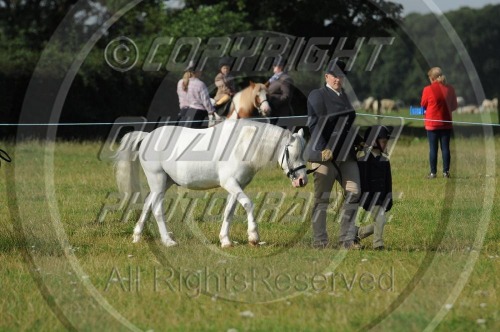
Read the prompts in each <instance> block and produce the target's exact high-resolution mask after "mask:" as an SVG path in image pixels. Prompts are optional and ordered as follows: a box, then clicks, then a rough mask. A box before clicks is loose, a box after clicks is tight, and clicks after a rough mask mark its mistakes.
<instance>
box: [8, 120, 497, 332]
mask: <svg viewBox="0 0 500 332" xmlns="http://www.w3.org/2000/svg"><path fill="white" fill-rule="evenodd" d="M457 132H460V128H457ZM101 145H102V144H100V143H96V142H79V143H78V142H59V143H56V144H48V143H44V142H38V141H35V142H24V143H20V144H18V145H15V146H14V145H13V144H12V143H8V142H4V143H2V144H1V145H0V147H2V148H3V149H4V150H6V151H8V152H9V153H10V154H11V156H12V157H13V159H14V162H13V163H11V164H5V163H2V167H1V169H0V173H1V174H2V177H1V181H0V202H2V204H1V205H0V209H1V211H0V212H1V215H2V217H1V219H0V229H1V230H2V232H1V233H0V263H1V266H2V268H1V270H0V271H1V272H0V289H1V291H2V297H1V299H0V330H2V331H18V330H33V331H61V330H66V329H76V330H81V331H98V330H99V331H105V330H110V331H114V330H146V331H147V330H150V331H152V330H154V331H331V330H336V331H352V330H367V329H373V330H379V331H421V330H433V329H436V330H438V331H451V330H453V331H472V330H489V331H498V330H499V329H500V323H499V321H500V320H499V306H498V303H499V296H500V295H499V294H498V291H497V286H498V284H499V281H500V278H499V275H500V269H499V266H500V223H499V219H500V217H499V216H500V208H499V204H498V195H499V193H500V190H499V189H498V186H497V177H498V174H497V165H499V161H500V150H499V149H498V148H496V151H495V147H498V146H500V138H487V139H485V138H483V137H476V138H467V139H465V138H462V137H460V136H459V135H457V137H456V138H455V139H454V140H453V141H452V163H453V164H452V170H451V173H452V176H453V177H452V178H451V179H443V178H441V177H439V178H437V179H435V180H431V181H430V180H427V179H425V176H426V174H427V172H428V166H427V153H428V152H427V142H426V140H425V139H423V138H418V137H402V138H401V139H400V140H399V141H398V142H397V145H396V147H395V149H394V151H393V154H392V158H391V163H392V167H393V182H394V188H393V190H394V193H395V197H396V199H395V203H394V207H393V209H392V211H391V213H390V221H389V223H388V224H387V226H386V232H385V242H386V246H387V247H388V250H386V251H383V252H378V251H373V250H372V249H371V243H370V241H369V240H368V239H366V240H364V242H363V244H365V245H366V247H367V248H366V249H365V250H362V251H350V252H345V251H339V250H338V249H336V248H335V247H334V246H332V247H331V248H327V249H325V250H315V249H312V248H311V246H310V243H311V233H310V208H311V194H312V190H313V186H312V183H311V184H310V185H308V186H307V187H306V188H303V189H300V190H296V189H293V188H292V187H291V185H290V183H289V180H287V179H286V178H285V177H284V176H283V174H282V173H281V171H279V170H278V168H277V167H275V166H273V167H271V168H270V169H268V170H265V171H262V172H261V173H259V174H257V176H256V178H255V179H254V181H253V182H252V183H251V184H250V186H249V187H248V188H247V190H246V191H247V192H248V193H249V194H250V196H251V197H253V198H254V199H255V202H256V213H255V214H256V216H258V222H259V227H260V235H261V241H263V242H265V243H263V244H262V245H261V246H260V247H258V248H254V247H249V246H248V245H247V240H246V223H245V218H244V215H243V213H242V211H241V209H238V211H237V214H238V217H237V218H236V220H235V222H234V224H233V226H232V229H231V230H232V232H231V235H232V240H233V241H236V242H237V244H236V245H235V246H234V247H233V248H230V249H225V250H221V249H219V247H218V233H219V229H220V217H219V215H220V212H221V209H222V205H223V202H224V199H225V194H223V193H222V191H220V190H213V191H209V192H189V191H182V190H180V189H173V190H172V192H171V193H169V194H168V197H167V206H168V211H169V212H170V211H173V212H172V213H171V214H170V215H169V216H170V219H169V227H170V230H171V231H172V232H173V236H174V238H175V239H176V240H177V241H178V242H179V244H180V245H179V246H178V247H175V248H165V247H163V246H162V245H161V244H160V242H159V235H158V231H157V227H156V223H155V222H149V223H148V224H147V226H146V228H145V230H144V236H143V239H142V240H141V242H140V243H137V244H132V243H131V234H132V229H133V225H134V222H135V221H136V220H137V216H138V212H137V210H138V207H137V206H134V205H129V204H123V206H120V200H119V199H118V198H117V196H116V193H115V192H116V189H115V183H114V177H113V167H112V165H111V163H110V162H107V161H102V160H100V159H99V157H98V156H99V155H100V149H101ZM337 206H338V203H337V202H332V204H331V209H330V216H329V220H330V222H329V226H328V227H329V235H330V237H331V239H332V240H334V239H335V238H336V235H337V231H338V224H337V223H336V222H335V221H334V220H335V214H336V208H337ZM99 220H100V222H99Z"/></svg>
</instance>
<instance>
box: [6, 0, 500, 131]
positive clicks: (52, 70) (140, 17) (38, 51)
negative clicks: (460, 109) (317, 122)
mask: <svg viewBox="0 0 500 332" xmlns="http://www.w3.org/2000/svg"><path fill="white" fill-rule="evenodd" d="M128 3H129V1H125V0H113V1H105V2H104V1H103V2H100V1H91V0H82V1H75V0H69V1H68V0H44V1H42V0H27V1H21V2H19V1H13V0H2V1H0V44H1V45H2V47H1V48H0V100H1V101H2V102H1V103H0V121H1V122H3V123H6V122H9V123H11V122H12V123H15V122H17V121H18V119H19V113H20V112H21V109H22V106H23V103H24V105H25V108H26V105H27V103H25V102H26V101H25V93H26V90H27V88H28V84H29V82H30V80H31V79H32V75H33V72H34V70H35V68H36V66H37V64H38V71H37V76H36V79H37V80H38V81H43V82H48V83H50V82H51V81H54V80H56V79H60V78H61V77H64V75H65V74H66V72H67V70H68V68H70V65H71V64H72V63H74V60H75V54H81V52H82V48H83V47H84V45H86V43H88V41H89V40H92V38H95V36H96V35H97V34H98V35H100V38H98V39H97V40H96V41H95V44H93V45H92V48H91V50H89V51H88V53H86V55H85V59H84V60H83V61H82V64H81V66H80V67H79V69H78V72H77V73H76V76H75V78H74V80H73V81H72V82H71V87H70V89H69V91H68V94H67V97H66V99H65V101H64V107H63V111H62V113H61V117H60V119H59V120H60V121H61V122H107V121H109V122H113V121H114V120H116V118H118V117H120V116H146V117H147V118H148V119H150V120H153V121H154V120H157V119H158V118H159V117H162V116H168V115H174V113H176V111H175V107H176V104H177V98H176V94H175V83H176V81H177V80H178V79H179V78H180V77H179V73H178V72H170V71H169V70H168V68H169V67H168V58H169V56H171V54H172V52H173V51H174V47H175V42H171V43H169V42H168V40H166V39H165V38H164V37H167V36H168V37H171V38H172V40H174V41H175V40H178V39H180V38H183V37H193V36H195V37H198V38H199V39H200V40H201V41H202V43H201V49H200V50H199V52H200V53H202V52H203V51H208V48H209V46H210V45H207V41H209V40H210V39H211V38H214V37H222V36H235V35H238V34H247V35H248V34H259V33H262V34H263V36H265V34H266V33H265V32H266V31H267V32H271V34H277V33H280V34H284V35H288V36H295V37H303V38H305V41H310V40H311V39H314V38H333V42H332V43H331V45H329V46H324V45H323V46H322V45H318V47H317V52H321V51H324V52H326V54H328V56H330V57H331V56H332V53H333V52H334V50H335V49H336V48H337V47H338V43H339V42H345V45H343V49H345V50H349V49H354V48H356V43H357V42H358V41H359V40H360V39H364V40H365V43H364V45H367V43H368V41H369V40H370V39H371V38H394V39H393V40H394V41H393V43H392V45H390V46H385V47H384V48H383V49H382V50H381V52H380V55H379V56H378V58H377V61H376V62H375V63H374V65H373V68H372V69H371V70H370V71H366V63H368V62H369V61H370V57H371V56H373V47H365V46H363V48H361V49H360V51H359V53H358V54H357V58H356V61H355V62H353V65H352V68H351V72H350V74H349V81H350V83H351V85H352V87H353V89H354V91H355V93H356V96H357V97H358V98H359V99H363V98H365V97H367V96H377V97H381V98H393V99H401V100H403V101H404V102H405V103H406V104H410V103H415V102H418V99H419V98H420V93H421V89H422V88H423V86H424V85H425V84H427V77H426V75H425V73H426V72H427V69H428V68H429V67H431V66H440V67H442V68H443V70H444V71H445V73H446V74H447V76H448V79H449V82H450V83H452V84H453V85H454V86H455V87H456V89H457V93H458V94H460V95H462V96H464V98H465V99H466V100H467V101H468V102H469V103H480V102H481V101H480V100H475V99H477V97H476V95H475V94H474V89H471V86H470V85H471V79H470V77H469V76H468V74H467V72H466V69H467V68H464V65H463V57H464V56H470V58H471V59H472V63H473V64H474V68H475V70H477V73H478V75H479V77H480V81H481V83H482V84H483V88H484V91H485V93H486V97H488V98H493V97H494V96H498V93H497V92H498V91H499V87H498V85H499V84H500V82H498V80H496V77H495V73H498V72H500V71H499V67H500V58H498V56H497V55H498V47H499V46H498V44H497V43H496V42H495V41H497V40H499V36H498V33H499V31H500V30H499V29H498V26H499V25H500V22H497V21H496V20H495V18H496V17H497V16H498V14H500V6H487V7H485V8H483V9H477V10H476V9H468V8H462V9H460V10H457V11H453V12H449V13H446V14H445V17H446V19H447V20H449V22H450V23H451V26H452V27H453V28H454V29H455V31H456V33H457V34H458V37H459V40H460V41H461V42H463V44H464V45H465V47H466V49H467V51H468V54H467V55H463V54H457V49H456V47H455V45H454V41H453V39H452V38H451V39H450V35H449V31H447V30H446V29H445V28H443V27H442V24H440V23H439V20H437V19H436V17H435V16H434V15H431V14H429V15H419V14H412V15H409V16H407V17H404V18H403V17H402V16H401V15H402V9H403V8H402V7H401V5H398V4H394V3H392V2H390V1H383V0H370V1H367V0H353V1H343V0H319V1H316V2H315V4H314V6H312V5H311V4H310V2H307V1H300V0H287V1H285V0H279V1H272V2H270V3H268V4H265V5H263V4H262V3H259V2H256V1H246V0H227V1H224V2H220V1H215V0H186V1H185V6H184V7H182V8H172V7H170V4H169V3H170V1H163V0H155V1H143V2H140V3H138V4H137V5H135V6H133V7H131V8H129V9H128V10H127V11H124V10H123V8H124V6H126V5H127V4H128ZM317 8H322V10H320V11H318V10H317ZM64 17H66V21H62V20H63V18H64ZM116 17H119V19H115V18H116ZM61 22H63V24H61ZM68 22H69V23H68ZM109 22H112V24H110V25H109V27H107V28H106V30H105V31H100V30H99V29H100V27H101V26H102V25H103V24H109ZM120 36H126V37H128V38H130V39H131V40H133V41H134V43H135V45H136V47H137V52H138V54H140V55H141V56H140V57H139V59H138V63H137V64H136V65H135V67H134V68H133V69H131V70H128V71H124V72H122V71H117V70H115V69H113V68H112V67H110V66H109V64H108V63H106V61H105V56H104V53H105V50H106V47H107V46H108V45H109V44H110V43H111V42H112V41H113V40H115V39H116V38H117V37H120ZM342 37H345V38H344V39H342ZM155 43H157V44H158V45H156V44H155ZM156 46H158V47H157V48H155V47H156ZM153 49H154V50H155V52H154V54H153V55H154V57H153V58H148V56H150V54H152V50H153ZM177 51H179V54H180V57H181V58H182V56H183V54H184V55H186V56H187V55H188V53H189V51H188V50H186V49H180V50H177ZM318 54H321V53H316V55H318ZM313 58H314V54H313ZM40 59H44V62H43V63H42V64H43V65H41V63H39V60H40ZM347 60H349V59H347ZM148 61H149V62H148ZM211 61H212V62H208V65H207V73H206V76H204V80H205V82H207V83H209V84H210V83H212V82H211V81H212V80H213V77H212V76H214V75H213V74H214V73H215V70H216V60H214V59H212V60H211ZM270 61H271V60H270ZM148 63H152V64H153V65H154V64H156V63H157V64H159V67H158V69H151V68H150V67H145V65H148ZM361 64H363V65H361ZM147 68H150V69H149V70H147ZM290 69H291V74H292V76H293V78H294V79H295V81H296V82H297V84H299V85H300V86H301V92H302V101H300V100H299V101H298V102H302V103H303V98H305V95H307V92H308V90H309V89H312V88H315V87H317V86H318V84H320V83H321V76H322V75H321V74H320V73H318V72H307V71H300V70H296V69H297V67H292V68H290ZM240 74H241V75H239V76H241V77H243V76H245V72H244V71H243V72H242V73H240ZM270 74H271V72H268V73H266V72H265V71H264V72H261V73H259V77H255V79H260V80H263V79H266V78H268V77H267V76H269V75H270ZM43 82H42V83H43ZM38 83H40V82H38ZM239 83H240V85H244V84H246V81H245V80H244V79H241V80H240V82H239ZM28 111H32V112H34V113H35V112H36V110H35V109H33V110H28ZM302 111H304V110H302ZM169 112H170V113H169ZM106 130H107V128H93V129H89V128H85V129H83V128H80V129H78V128H71V129H69V128H68V129H66V128H61V129H60V130H59V133H60V134H61V135H64V136H75V137H80V136H92V135H95V136H102V135H105V133H106ZM13 133H15V128H5V127H2V128H0V134H1V135H3V136H5V135H12V134H13Z"/></svg>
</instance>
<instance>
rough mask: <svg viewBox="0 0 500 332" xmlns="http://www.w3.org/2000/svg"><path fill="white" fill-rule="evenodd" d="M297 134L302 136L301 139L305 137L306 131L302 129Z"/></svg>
mask: <svg viewBox="0 0 500 332" xmlns="http://www.w3.org/2000/svg"><path fill="white" fill-rule="evenodd" d="M297 134H299V136H301V137H304V129H302V128H300V130H299V132H298V133H297Z"/></svg>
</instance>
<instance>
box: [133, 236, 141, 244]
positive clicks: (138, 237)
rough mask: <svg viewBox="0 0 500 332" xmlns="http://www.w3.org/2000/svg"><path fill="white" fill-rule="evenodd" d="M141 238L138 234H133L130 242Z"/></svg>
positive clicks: (135, 241)
mask: <svg viewBox="0 0 500 332" xmlns="http://www.w3.org/2000/svg"><path fill="white" fill-rule="evenodd" d="M140 239H141V236H140V235H137V234H134V235H132V243H137V242H139V240H140Z"/></svg>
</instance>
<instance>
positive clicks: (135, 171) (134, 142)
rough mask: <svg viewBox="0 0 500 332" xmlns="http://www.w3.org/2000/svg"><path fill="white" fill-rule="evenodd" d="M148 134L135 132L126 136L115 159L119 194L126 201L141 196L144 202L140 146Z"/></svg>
mask: <svg viewBox="0 0 500 332" xmlns="http://www.w3.org/2000/svg"><path fill="white" fill-rule="evenodd" d="M147 134H148V133H146V132H143V131H133V132H131V133H128V134H125V136H123V138H122V140H121V141H120V147H119V149H118V153H117V155H116V157H115V175H116V183H117V185H118V192H119V193H120V194H121V195H122V197H124V198H125V199H127V200H128V199H129V198H131V197H134V196H135V197H136V198H137V195H140V196H139V198H140V201H141V202H142V201H144V198H145V197H144V196H145V195H144V193H143V192H142V190H141V181H140V177H139V169H140V168H141V165H140V162H139V153H138V150H139V146H140V144H141V142H142V140H143V139H144V138H145V137H146V135H147Z"/></svg>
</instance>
